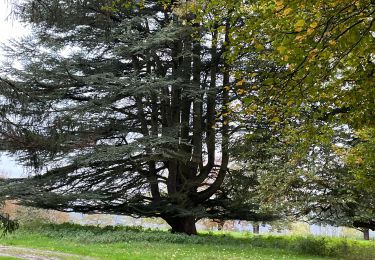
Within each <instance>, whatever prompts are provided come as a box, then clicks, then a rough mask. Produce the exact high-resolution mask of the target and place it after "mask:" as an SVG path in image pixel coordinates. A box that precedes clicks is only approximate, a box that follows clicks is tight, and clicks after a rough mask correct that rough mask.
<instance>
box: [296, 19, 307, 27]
mask: <svg viewBox="0 0 375 260" xmlns="http://www.w3.org/2000/svg"><path fill="white" fill-rule="evenodd" d="M304 25H305V20H302V19H300V20H298V21H297V22H296V24H295V25H294V27H303V26H304Z"/></svg>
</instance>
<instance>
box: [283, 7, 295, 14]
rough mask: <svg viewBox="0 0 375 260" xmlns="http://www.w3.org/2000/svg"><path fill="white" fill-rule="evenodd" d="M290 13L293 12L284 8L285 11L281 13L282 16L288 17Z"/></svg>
mask: <svg viewBox="0 0 375 260" xmlns="http://www.w3.org/2000/svg"><path fill="white" fill-rule="evenodd" d="M291 12H293V9H292V8H290V7H289V8H286V9H285V10H284V12H283V15H285V16H286V15H288V14H290V13H291Z"/></svg>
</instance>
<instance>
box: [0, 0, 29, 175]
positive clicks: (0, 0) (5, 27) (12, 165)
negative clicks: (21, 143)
mask: <svg viewBox="0 0 375 260" xmlns="http://www.w3.org/2000/svg"><path fill="white" fill-rule="evenodd" d="M10 12H11V9H10V6H9V5H8V4H7V1H6V0H0V43H1V44H3V43H6V42H7V40H9V39H11V38H12V37H20V36H22V35H24V34H26V33H27V28H25V26H24V25H22V24H20V23H18V22H17V21H14V20H13V21H12V19H8V16H9V14H10ZM1 56H2V54H1V50H0V60H1ZM26 175H27V172H26V170H25V169H23V167H22V166H21V165H19V164H18V163H17V162H16V160H15V157H11V156H9V155H6V154H4V153H0V177H8V178H9V177H10V178H11V177H24V176H26Z"/></svg>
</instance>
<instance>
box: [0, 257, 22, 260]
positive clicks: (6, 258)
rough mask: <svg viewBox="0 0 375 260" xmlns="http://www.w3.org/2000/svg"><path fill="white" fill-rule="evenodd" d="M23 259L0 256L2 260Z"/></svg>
mask: <svg viewBox="0 0 375 260" xmlns="http://www.w3.org/2000/svg"><path fill="white" fill-rule="evenodd" d="M20 259H21V258H16V257H10V256H0V260H20Z"/></svg>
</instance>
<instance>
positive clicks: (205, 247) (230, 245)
mask: <svg viewBox="0 0 375 260" xmlns="http://www.w3.org/2000/svg"><path fill="white" fill-rule="evenodd" d="M0 244H2V245H14V246H22V247H29V248H38V249H45V250H53V251H60V252H65V253H71V254H78V255H82V256H91V257H96V258H99V259H333V258H336V259H343V258H347V259H375V243H374V241H370V242H366V241H353V240H343V239H326V238H313V237H307V238H306V237H293V236H252V235H250V234H244V235H242V236H238V235H237V236H236V237H233V236H231V235H230V234H215V235H213V234H203V235H200V236H185V235H180V234H170V233H168V232H165V231H151V230H141V229H138V228H126V227H116V228H113V227H107V228H99V227H83V226H79V225H72V224H63V225H46V224H42V225H38V226H34V227H22V228H21V229H20V230H18V231H17V232H16V233H15V234H12V235H8V236H6V237H2V238H0ZM0 259H7V258H1V257H0ZM67 259H69V258H67Z"/></svg>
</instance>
